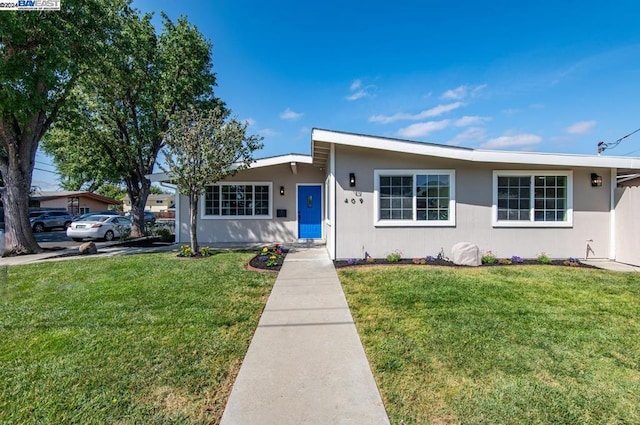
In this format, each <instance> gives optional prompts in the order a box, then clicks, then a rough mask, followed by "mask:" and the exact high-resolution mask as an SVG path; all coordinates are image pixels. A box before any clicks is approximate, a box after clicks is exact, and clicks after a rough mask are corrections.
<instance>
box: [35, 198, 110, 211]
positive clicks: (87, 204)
mask: <svg viewBox="0 0 640 425" xmlns="http://www.w3.org/2000/svg"><path fill="white" fill-rule="evenodd" d="M68 207H69V201H68V199H67V198H56V199H49V200H46V201H40V208H62V209H65V210H67V209H68ZM78 207H80V208H89V211H102V210H106V209H109V204H105V203H104V202H100V201H97V200H95V199H92V198H87V197H85V196H80V200H79V203H78Z"/></svg>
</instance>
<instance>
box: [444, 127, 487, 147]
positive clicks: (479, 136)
mask: <svg viewBox="0 0 640 425" xmlns="http://www.w3.org/2000/svg"><path fill="white" fill-rule="evenodd" d="M486 138H487V130H486V129H485V128H484V127H469V128H467V129H466V130H465V131H463V132H462V133H460V134H458V135H457V136H456V137H454V138H453V139H451V140H449V141H448V142H447V144H448V145H453V146H457V145H460V144H462V143H477V142H481V141H483V140H485V139H486Z"/></svg>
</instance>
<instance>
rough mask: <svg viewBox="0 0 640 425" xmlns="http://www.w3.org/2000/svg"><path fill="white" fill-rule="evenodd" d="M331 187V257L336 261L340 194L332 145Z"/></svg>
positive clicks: (330, 155) (330, 156) (334, 151)
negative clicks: (337, 190)
mask: <svg viewBox="0 0 640 425" xmlns="http://www.w3.org/2000/svg"><path fill="white" fill-rule="evenodd" d="M329 185H330V186H331V192H332V193H331V199H330V202H331V205H330V206H329V209H330V210H331V230H330V231H331V244H332V246H331V249H330V250H329V251H330V252H329V256H330V257H331V259H332V260H335V259H336V254H337V249H338V242H337V241H336V235H337V231H336V227H337V222H338V217H337V216H336V199H337V197H338V194H337V193H336V145H335V144H333V143H331V151H330V153H329Z"/></svg>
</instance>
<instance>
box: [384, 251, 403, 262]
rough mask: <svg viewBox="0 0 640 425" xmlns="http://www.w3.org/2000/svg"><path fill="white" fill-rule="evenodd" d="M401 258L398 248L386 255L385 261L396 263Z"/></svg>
mask: <svg viewBox="0 0 640 425" xmlns="http://www.w3.org/2000/svg"><path fill="white" fill-rule="evenodd" d="M401 259H402V252H401V251H400V250H397V249H396V250H395V251H393V252H392V253H390V254H388V255H387V261H388V262H390V263H397V262H398V261H400V260H401Z"/></svg>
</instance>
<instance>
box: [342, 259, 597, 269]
mask: <svg viewBox="0 0 640 425" xmlns="http://www.w3.org/2000/svg"><path fill="white" fill-rule="evenodd" d="M333 264H334V266H335V267H336V269H341V268H346V267H362V266H385V265H386V266H389V265H391V266H405V265H406V266H443V267H468V266H461V265H458V264H455V263H454V262H453V261H450V260H449V259H444V258H433V259H425V258H413V259H411V258H401V259H399V260H388V259H386V258H368V259H366V260H360V259H357V260H356V259H349V260H334V262H333ZM533 265H538V266H539V265H549V266H562V267H577V268H591V269H595V268H597V267H594V266H592V265H589V264H585V263H583V262H582V261H580V260H578V259H575V258H571V259H566V260H558V259H554V260H552V259H549V260H548V261H545V262H544V263H541V262H540V261H539V260H538V259H533V258H529V259H521V260H519V261H515V262H514V261H512V260H510V259H509V262H506V261H502V262H501V261H500V260H496V261H495V262H489V263H488V262H483V263H482V265H481V266H478V267H507V266H533Z"/></svg>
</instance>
